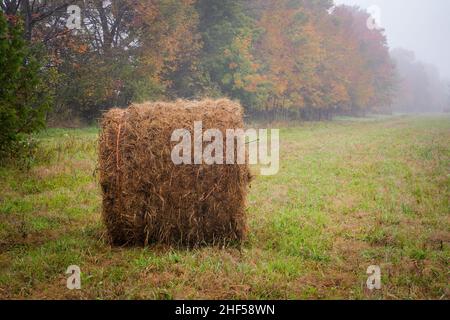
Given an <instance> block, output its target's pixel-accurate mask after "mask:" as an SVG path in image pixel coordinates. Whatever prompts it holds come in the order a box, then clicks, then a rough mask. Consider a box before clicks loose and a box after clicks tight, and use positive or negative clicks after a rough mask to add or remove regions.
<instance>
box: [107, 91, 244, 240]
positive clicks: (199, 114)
mask: <svg viewBox="0 0 450 320" xmlns="http://www.w3.org/2000/svg"><path fill="white" fill-rule="evenodd" d="M242 118H243V116H242V108H241V106H240V105H239V104H238V103H235V102H232V101H230V100H227V99H221V100H204V101H199V102H197V101H177V102H174V103H164V102H155V103H145V104H135V105H132V106H131V107H129V108H128V109H126V110H121V109H113V110H110V111H109V112H107V113H106V114H105V115H104V117H103V119H102V124H101V135H100V140H99V149H100V150H99V172H100V184H101V187H102V192H103V212H102V214H103V220H104V223H105V225H106V228H107V231H108V235H109V237H110V240H111V241H112V242H113V244H115V245H147V244H153V243H160V244H172V245H186V246H200V245H210V244H213V245H215V244H220V245H226V244H231V243H240V242H241V241H242V240H243V239H244V237H245V234H246V230H247V224H246V214H245V207H246V195H247V190H248V185H249V181H250V172H249V168H248V165H247V164H244V165H238V164H231V165H225V164H224V165H217V164H214V165H206V164H201V165H194V164H192V165H185V164H182V165H175V164H174V163H173V161H172V158H171V153H172V149H173V147H174V146H175V145H177V142H172V141H171V137H172V133H173V132H174V130H176V129H187V130H189V131H190V132H191V135H192V138H194V134H193V131H194V122H195V121H202V123H203V130H207V129H219V130H220V131H221V132H222V134H223V136H224V140H225V139H226V138H225V137H226V130H227V129H241V128H243V127H244V124H243V120H242ZM204 146H205V144H204ZM224 146H225V141H224ZM235 148H236V145H235ZM224 149H225V147H224ZM192 154H194V153H192Z"/></svg>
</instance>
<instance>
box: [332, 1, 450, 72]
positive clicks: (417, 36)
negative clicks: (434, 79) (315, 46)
mask: <svg viewBox="0 0 450 320" xmlns="http://www.w3.org/2000/svg"><path fill="white" fill-rule="evenodd" d="M335 3H336V4H348V5H358V6H360V7H361V8H364V9H367V8H370V7H373V6H377V7H378V8H379V9H380V18H381V26H382V27H383V28H385V29H386V35H387V37H388V41H389V45H390V47H391V48H396V47H402V48H405V49H409V50H412V51H414V52H415V53H416V57H417V58H418V59H419V60H422V61H424V62H428V63H431V64H434V65H435V66H436V67H438V69H439V71H440V73H441V75H442V76H443V77H445V78H447V79H450V0H335Z"/></svg>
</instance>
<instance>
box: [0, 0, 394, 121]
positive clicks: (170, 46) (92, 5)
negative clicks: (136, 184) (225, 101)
mask: <svg viewBox="0 0 450 320" xmlns="http://www.w3.org/2000/svg"><path fill="white" fill-rule="evenodd" d="M69 4H70V5H73V4H75V5H79V6H80V8H81V14H82V24H81V29H79V30H77V29H72V30H71V29H68V28H67V26H66V21H67V18H68V16H69V15H68V13H67V7H68V5H69ZM0 5H1V9H2V11H4V12H8V14H9V15H11V16H17V17H20V18H21V19H22V20H23V21H24V25H25V32H24V40H25V41H26V42H27V43H29V44H30V45H31V46H33V45H35V44H38V43H42V44H43V45H44V47H45V48H46V56H45V57H46V58H45V59H46V60H45V61H43V64H44V65H45V68H47V69H48V70H52V72H53V74H54V78H55V80H56V85H55V88H54V89H55V92H56V99H55V103H54V110H55V112H54V113H53V114H54V115H56V116H58V117H61V115H66V117H69V118H70V119H72V118H73V117H82V118H84V119H86V120H90V121H92V120H95V119H96V118H97V117H98V116H99V115H100V113H101V112H102V111H103V110H106V109H108V108H111V107H114V106H126V105H128V104H130V103H131V102H133V101H143V100H156V99H176V98H179V97H183V98H191V99H195V98H202V97H205V96H213V97H216V96H228V97H230V98H233V99H236V100H240V101H241V103H242V104H243V105H244V107H245V109H246V111H247V113H248V114H249V115H253V116H259V115H262V116H264V117H266V118H269V119H270V118H274V117H278V116H283V117H285V118H297V119H330V118H331V117H332V116H333V115H335V114H342V113H350V114H364V113H367V112H385V111H389V110H388V109H389V106H390V103H391V100H392V89H393V88H394V85H393V82H394V81H393V79H394V76H393V74H394V71H393V70H394V68H393V63H392V62H391V58H390V55H389V49H388V47H387V44H386V38H385V36H384V32H383V30H377V29H369V28H368V27H367V20H368V18H369V16H368V14H367V13H366V12H365V11H362V10H360V9H359V8H357V7H347V6H339V7H334V6H333V1H331V0H308V1H306V0H252V1H245V0H227V1H223V0H122V1H103V0H85V1H81V0H79V1H78V0H74V1H65V0H55V1H51V2H50V1H32V0H21V1H19V0H8V1H6V0H4V1H0Z"/></svg>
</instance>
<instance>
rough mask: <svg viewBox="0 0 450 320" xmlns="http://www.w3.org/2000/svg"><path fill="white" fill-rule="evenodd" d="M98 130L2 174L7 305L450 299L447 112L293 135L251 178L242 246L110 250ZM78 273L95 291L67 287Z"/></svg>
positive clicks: (50, 145)
mask: <svg viewBox="0 0 450 320" xmlns="http://www.w3.org/2000/svg"><path fill="white" fill-rule="evenodd" d="M97 134H98V132H97V129H95V128H90V129H83V130H62V129H52V130H48V131H47V132H45V133H42V134H41V135H40V136H39V140H40V141H41V144H42V149H41V150H40V152H39V154H38V158H37V160H36V163H35V164H34V165H33V167H32V168H31V170H30V171H28V172H24V171H20V170H19V169H14V168H3V169H0V298H1V299H10V298H14V299H15V298H26V299H40V298H45V299H66V298H70V299H79V298H82V299H118V298H120V299H134V298H138V299H180V298H187V299H191V298H194V299H195V298H208V299H218V298H230V299H264V298H270V299H285V298H287V299H315V298H320V299H334V298H344V299H428V298H436V299H449V297H450V288H449V280H450V277H449V276H450V273H449V270H450V269H449V261H450V259H449V258H450V247H449V246H450V206H449V200H450V190H449V189H450V118H448V117H447V118H444V117H441V118H438V117H399V116H396V117H392V118H382V119H372V120H365V121H353V120H352V119H342V120H340V121H334V122H328V123H308V124H304V125H301V126H286V127H285V128H284V129H282V130H281V135H280V138H281V143H280V144H281V170H280V173H279V174H278V175H276V176H273V177H257V178H256V179H255V180H254V182H253V183H252V188H251V192H250V197H249V205H248V216H249V226H250V235H249V238H248V241H247V242H246V243H245V244H244V245H243V246H242V249H241V250H238V249H231V248H228V249H224V248H202V249H195V250H186V249H172V248H167V247H160V246H158V247H150V248H145V249H144V248H112V247H111V246H110V245H108V243H107V242H106V241H105V236H104V232H105V231H104V227H103V225H102V223H101V217H100V211H101V195H100V190H99V187H98V184H97V182H96V181H97V178H96V148H97V145H96V140H97ZM69 265H79V266H80V267H81V271H82V290H79V291H69V290H68V289H67V288H66V277H67V276H66V275H65V271H66V269H67V267H68V266H69ZM370 265H379V266H380V267H381V272H382V289H381V290H379V291H375V292H369V291H368V290H367V289H366V284H365V283H366V280H367V277H368V275H366V269H367V267H368V266H370Z"/></svg>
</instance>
